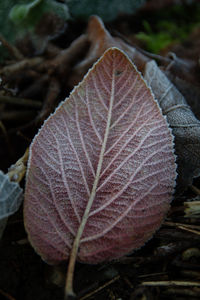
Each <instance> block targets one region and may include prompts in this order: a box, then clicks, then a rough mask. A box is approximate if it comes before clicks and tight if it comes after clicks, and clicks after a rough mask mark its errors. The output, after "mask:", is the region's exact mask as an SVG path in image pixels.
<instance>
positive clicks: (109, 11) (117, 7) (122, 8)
mask: <svg viewBox="0 0 200 300" xmlns="http://www.w3.org/2000/svg"><path fill="white" fill-rule="evenodd" d="M66 2H67V5H68V6H69V10H70V13H71V15H72V16H73V17H74V18H80V19H84V20H87V19H88V17H90V16H91V15H98V16H100V17H101V18H102V19H103V20H104V21H112V20H114V19H116V17H118V16H119V15H120V14H131V13H134V12H135V11H136V10H137V9H138V8H139V7H141V6H142V5H143V4H144V2H145V0H126V1H124V2H122V1H121V0H110V1H107V0H82V1H79V0H67V1H66Z"/></svg>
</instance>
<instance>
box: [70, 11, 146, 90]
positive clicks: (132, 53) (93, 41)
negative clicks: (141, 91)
mask: <svg viewBox="0 0 200 300" xmlns="http://www.w3.org/2000/svg"><path fill="white" fill-rule="evenodd" d="M87 38H88V41H89V42H90V48H89V50H88V53H87V55H86V57H85V59H83V60H82V61H81V62H80V63H78V64H76V65H75V67H74V68H73V70H72V73H71V74H70V85H71V86H72V87H73V86H74V85H75V84H77V83H78V82H79V81H80V80H82V78H83V76H84V75H85V74H86V73H87V71H88V69H89V68H90V67H91V66H92V65H93V63H94V62H96V61H97V59H99V58H100V56H101V55H103V53H104V52H105V51H106V50H107V49H108V48H111V47H117V48H119V49H121V50H123V51H124V52H125V53H126V54H127V55H128V56H129V58H130V59H132V60H133V61H134V63H135V65H136V66H137V68H138V69H139V70H140V71H142V70H143V69H144V67H145V64H146V62H148V61H149V60H150V59H149V58H147V57H146V56H145V55H143V54H142V53H140V52H139V51H138V50H137V49H136V48H134V47H133V46H131V45H129V44H128V43H126V42H124V41H123V40H122V39H120V38H118V37H113V36H112V35H111V34H110V33H109V32H108V31H107V30H106V28H105V26H104V24H103V21H102V20H101V18H99V17H98V16H92V17H90V19H89V22H88V28H87Z"/></svg>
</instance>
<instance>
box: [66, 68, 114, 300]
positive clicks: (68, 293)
mask: <svg viewBox="0 0 200 300" xmlns="http://www.w3.org/2000/svg"><path fill="white" fill-rule="evenodd" d="M114 83H115V80H114V71H113V74H112V89H111V96H110V106H109V111H108V119H107V124H106V130H105V134H104V140H103V143H102V147H101V152H100V155H99V162H98V166H97V172H96V176H95V180H94V184H93V187H92V191H91V194H90V198H89V200H88V204H87V206H86V209H85V212H84V215H83V218H82V221H81V223H80V226H79V228H78V231H77V234H76V237H75V239H74V243H73V246H72V250H71V254H70V258H69V265H68V270H67V277H66V283H65V299H69V297H74V296H75V293H74V291H73V276H74V269H75V263H76V257H77V253H78V248H79V244H80V239H81V236H82V233H83V230H84V228H85V225H86V222H87V220H88V217H89V213H90V209H91V206H92V204H93V201H94V198H95V196H96V189H97V185H98V182H99V178H100V172H101V168H102V164H103V156H104V153H105V149H106V143H107V140H108V135H109V130H110V125H111V116H112V109H113V102H114Z"/></svg>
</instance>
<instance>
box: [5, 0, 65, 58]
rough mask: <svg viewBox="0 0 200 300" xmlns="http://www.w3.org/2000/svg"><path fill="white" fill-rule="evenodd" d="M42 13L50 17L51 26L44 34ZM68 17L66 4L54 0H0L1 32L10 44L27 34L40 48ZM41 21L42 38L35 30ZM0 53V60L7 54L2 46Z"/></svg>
mask: <svg viewBox="0 0 200 300" xmlns="http://www.w3.org/2000/svg"><path fill="white" fill-rule="evenodd" d="M44 15H45V19H48V18H49V17H51V26H49V27H51V28H50V30H51V32H50V31H49V32H48V35H47V34H46V35H45V34H44V32H45V33H46V31H47V28H44V27H45V26H44V25H46V24H45V23H44V20H43V19H44ZM47 17H48V18H47ZM53 19H56V22H57V23H58V24H59V23H60V26H59V25H58V26H55V24H54V23H55V21H54V22H53ZM68 19H69V12H68V7H67V6H66V4H64V3H59V2H57V1H55V0H34V1H30V0H9V1H0V28H1V34H2V35H3V36H4V38H5V39H6V40H7V41H8V42H9V43H11V44H15V43H16V40H19V39H22V38H24V37H25V35H26V34H28V35H29V37H31V40H32V42H33V43H34V45H35V44H36V46H37V47H38V48H39V49H41V48H43V47H44V44H45V41H46V40H49V39H50V38H51V37H54V36H55V34H56V33H57V31H58V29H59V30H61V27H62V29H63V27H64V24H62V21H63V23H64V21H66V20H68ZM41 22H43V28H41V26H40V31H41V32H42V33H43V39H41V38H40V36H38V31H39V30H37V29H38V28H37V27H39V24H40V23H41ZM36 31H37V32H36ZM40 44H42V45H40ZM0 54H1V55H0V56H1V57H0V60H3V59H2V58H4V57H6V55H7V53H6V51H5V50H4V48H2V47H0ZM29 54H30V53H29Z"/></svg>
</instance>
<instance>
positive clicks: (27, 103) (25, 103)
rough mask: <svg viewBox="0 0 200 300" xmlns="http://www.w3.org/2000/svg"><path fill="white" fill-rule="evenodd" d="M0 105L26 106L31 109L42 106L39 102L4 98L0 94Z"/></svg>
mask: <svg viewBox="0 0 200 300" xmlns="http://www.w3.org/2000/svg"><path fill="white" fill-rule="evenodd" d="M0 103H5V104H13V105H19V106H27V107H32V108H41V106H42V103H41V102H39V101H35V100H31V99H24V98H18V97H13V96H4V95H1V94H0Z"/></svg>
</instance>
